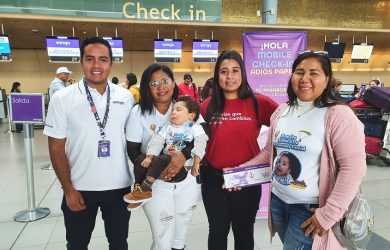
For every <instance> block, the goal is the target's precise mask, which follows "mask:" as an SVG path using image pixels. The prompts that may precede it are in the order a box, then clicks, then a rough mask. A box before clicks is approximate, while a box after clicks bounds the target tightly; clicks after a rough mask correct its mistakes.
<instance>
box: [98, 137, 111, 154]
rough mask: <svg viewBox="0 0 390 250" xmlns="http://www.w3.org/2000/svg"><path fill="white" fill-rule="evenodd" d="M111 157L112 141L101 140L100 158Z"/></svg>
mask: <svg viewBox="0 0 390 250" xmlns="http://www.w3.org/2000/svg"><path fill="white" fill-rule="evenodd" d="M109 156H110V141H107V140H100V141H99V145H98V157H99V158H106V157H109Z"/></svg>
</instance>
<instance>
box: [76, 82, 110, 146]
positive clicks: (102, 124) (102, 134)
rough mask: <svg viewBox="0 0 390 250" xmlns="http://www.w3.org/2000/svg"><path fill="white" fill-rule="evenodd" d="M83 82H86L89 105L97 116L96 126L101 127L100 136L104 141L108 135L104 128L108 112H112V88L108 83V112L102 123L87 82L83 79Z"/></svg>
mask: <svg viewBox="0 0 390 250" xmlns="http://www.w3.org/2000/svg"><path fill="white" fill-rule="evenodd" d="M83 82H84V87H85V92H86V93H87V100H88V102H89V105H90V106H91V111H92V113H93V114H94V116H95V119H96V124H97V125H98V127H99V131H100V136H101V137H102V139H104V138H105V137H106V134H105V133H104V128H105V127H106V124H107V119H108V112H109V111H110V99H111V98H110V86H109V85H108V83H107V86H108V87H107V105H106V112H105V113H104V118H103V122H101V121H100V118H99V114H98V113H97V110H96V106H95V103H94V102H93V99H92V96H91V92H89V89H88V85H87V82H86V81H85V79H83Z"/></svg>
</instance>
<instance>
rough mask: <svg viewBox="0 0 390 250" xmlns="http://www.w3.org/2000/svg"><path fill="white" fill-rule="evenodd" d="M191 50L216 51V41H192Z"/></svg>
mask: <svg viewBox="0 0 390 250" xmlns="http://www.w3.org/2000/svg"><path fill="white" fill-rule="evenodd" d="M192 49H193V50H216V51H218V42H210V41H194V42H193V43H192Z"/></svg>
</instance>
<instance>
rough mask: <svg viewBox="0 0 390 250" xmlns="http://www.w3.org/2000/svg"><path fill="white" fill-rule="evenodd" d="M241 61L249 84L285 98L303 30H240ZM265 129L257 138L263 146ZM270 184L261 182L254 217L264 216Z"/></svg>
mask: <svg viewBox="0 0 390 250" xmlns="http://www.w3.org/2000/svg"><path fill="white" fill-rule="evenodd" d="M243 47H244V64H245V69H246V74H247V78H248V82H249V85H250V86H251V88H252V89H253V90H254V91H255V92H256V93H260V94H263V95H266V96H269V97H271V98H272V99H273V100H274V101H276V102H277V103H279V104H280V103H283V102H286V101H287V99H288V98H287V84H288V81H289V79H290V76H291V73H292V72H291V68H292V64H293V62H294V60H295V58H296V57H297V55H298V53H299V52H300V51H305V50H306V47H307V38H306V32H249V33H244V34H243ZM266 136H267V132H266V131H264V130H263V129H262V132H261V134H260V137H259V139H258V141H259V144H260V148H263V147H264V146H265V141H266ZM269 189H270V184H262V196H261V200H260V205H259V210H258V211H257V216H256V218H267V216H268V204H269V199H270V197H269V194H270V190H269Z"/></svg>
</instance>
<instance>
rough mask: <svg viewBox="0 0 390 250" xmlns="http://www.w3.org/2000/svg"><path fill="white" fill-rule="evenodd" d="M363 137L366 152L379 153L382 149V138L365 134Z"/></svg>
mask: <svg viewBox="0 0 390 250" xmlns="http://www.w3.org/2000/svg"><path fill="white" fill-rule="evenodd" d="M364 139H365V141H366V154H370V155H374V156H375V155H379V154H380V152H381V150H382V144H383V142H382V139H381V138H376V137H371V136H366V137H365V138H364Z"/></svg>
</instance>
